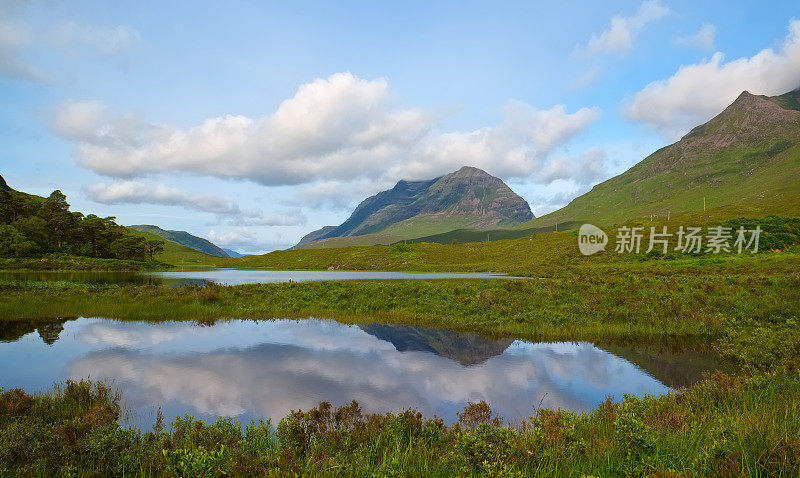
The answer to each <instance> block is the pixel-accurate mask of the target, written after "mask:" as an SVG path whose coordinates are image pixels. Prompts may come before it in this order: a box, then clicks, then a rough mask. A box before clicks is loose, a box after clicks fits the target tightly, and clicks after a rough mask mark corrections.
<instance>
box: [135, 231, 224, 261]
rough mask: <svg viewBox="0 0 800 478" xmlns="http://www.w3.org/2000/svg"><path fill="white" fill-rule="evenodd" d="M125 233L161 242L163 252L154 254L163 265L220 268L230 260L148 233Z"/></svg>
mask: <svg viewBox="0 0 800 478" xmlns="http://www.w3.org/2000/svg"><path fill="white" fill-rule="evenodd" d="M127 231H128V233H129V234H130V235H132V236H138V237H143V238H145V239H146V240H161V241H162V242H163V243H164V252H161V253H159V254H156V256H155V259H156V260H157V261H159V262H163V263H165V264H170V265H174V266H178V267H181V266H183V267H220V266H222V265H224V264H226V262H225V261H230V260H231V259H228V258H222V257H217V256H212V255H210V254H206V253H204V252H200V251H198V250H196V249H193V248H191V247H189V246H184V245H183V244H178V243H176V242H172V241H169V240H166V241H165V240H163V237H161V236H159V235H156V234H153V233H152V232H148V231H138V230H136V229H131V228H130V227H128V228H127Z"/></svg>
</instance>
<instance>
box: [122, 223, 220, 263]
mask: <svg viewBox="0 0 800 478" xmlns="http://www.w3.org/2000/svg"><path fill="white" fill-rule="evenodd" d="M128 228H130V229H134V230H136V231H141V232H149V233H151V234H155V235H157V236H161V237H163V238H164V239H166V240H168V241H172V242H175V243H177V244H181V245H184V246H187V247H191V248H192V249H195V250H197V251H200V252H204V253H206V254H210V255H212V256H217V257H230V256H229V255H228V254H227V253H226V252H225V251H224V250H222V248H220V247H219V246H217V245H215V244H214V243H212V242H210V241H208V240H206V239H203V238H202V237H197V236H193V235H191V234H189V233H188V232H186V231H170V230H165V229H161V228H160V227H158V226H153V225H150V224H139V225H135V226H128Z"/></svg>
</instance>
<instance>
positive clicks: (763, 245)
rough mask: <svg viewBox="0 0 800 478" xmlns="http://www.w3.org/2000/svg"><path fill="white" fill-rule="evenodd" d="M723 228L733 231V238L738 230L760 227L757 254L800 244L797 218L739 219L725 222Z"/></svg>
mask: <svg viewBox="0 0 800 478" xmlns="http://www.w3.org/2000/svg"><path fill="white" fill-rule="evenodd" d="M723 226H725V227H730V228H732V229H733V234H734V238H735V237H736V231H737V230H739V228H744V229H745V230H748V231H750V230H754V229H755V228H756V226H758V227H760V228H761V229H762V232H761V235H760V239H759V252H765V251H785V250H787V249H789V248H791V247H792V246H794V245H796V244H798V243H800V218H797V217H782V216H767V217H762V218H743V217H741V218H737V219H730V220H728V221H725V223H723ZM748 236H749V235H748Z"/></svg>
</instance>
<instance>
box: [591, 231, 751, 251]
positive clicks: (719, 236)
mask: <svg viewBox="0 0 800 478" xmlns="http://www.w3.org/2000/svg"><path fill="white" fill-rule="evenodd" d="M648 232H649V234H648ZM762 232H763V230H762V229H761V226H756V228H755V229H745V228H744V227H740V228H739V229H736V230H734V229H733V228H732V227H724V226H709V227H706V228H705V231H704V230H703V228H702V227H684V226H680V227H679V228H678V230H677V231H675V232H674V233H672V232H670V231H669V228H668V227H667V226H661V227H660V228H656V227H650V228H649V231H647V228H645V227H642V226H636V227H620V228H618V229H617V236H616V245H615V247H614V252H616V253H618V254H623V253H633V254H639V253H641V252H642V251H643V252H644V253H645V254H647V253H649V252H652V251H657V252H661V253H662V254H666V253H667V252H669V251H670V247H672V244H673V243H674V247H672V251H675V252H681V253H684V254H699V253H701V252H705V253H712V254H719V253H720V252H735V253H737V254H742V253H744V252H750V253H751V254H755V253H757V252H758V243H759V239H760V238H761V233H762ZM671 241H672V242H671ZM607 244H608V235H607V234H606V233H605V232H604V231H603V230H602V229H600V228H599V227H597V226H594V225H592V224H584V225H582V226H581V228H580V230H579V231H578V249H580V251H581V254H583V255H585V256H590V255H592V254H595V253H597V252H600V251H604V250H605V249H606V245H607Z"/></svg>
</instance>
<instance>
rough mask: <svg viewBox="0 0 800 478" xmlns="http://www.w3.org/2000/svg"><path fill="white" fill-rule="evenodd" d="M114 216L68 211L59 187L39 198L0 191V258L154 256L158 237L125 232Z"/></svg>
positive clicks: (158, 249) (161, 246)
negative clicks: (151, 239)
mask: <svg viewBox="0 0 800 478" xmlns="http://www.w3.org/2000/svg"><path fill="white" fill-rule="evenodd" d="M114 219H115V218H114V217H98V216H96V215H94V214H89V215H88V216H84V215H83V214H81V213H80V212H71V211H70V210H69V204H68V203H67V197H66V196H65V195H64V194H63V193H62V192H61V191H58V190H56V191H53V193H52V194H51V195H50V196H49V197H48V198H47V199H44V200H43V201H42V200H41V198H38V197H36V196H28V195H26V194H22V193H19V192H16V191H13V190H0V257H30V256H36V255H39V254H46V253H52V252H59V253H65V254H73V255H77V256H87V257H99V258H108V259H129V260H138V261H144V260H147V259H150V260H153V256H154V255H155V254H158V253H159V252H162V251H163V250H164V243H163V242H162V241H148V240H146V239H145V238H143V237H139V236H133V235H130V234H128V233H126V229H125V228H124V227H122V226H120V225H118V224H117V223H115V222H114Z"/></svg>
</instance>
